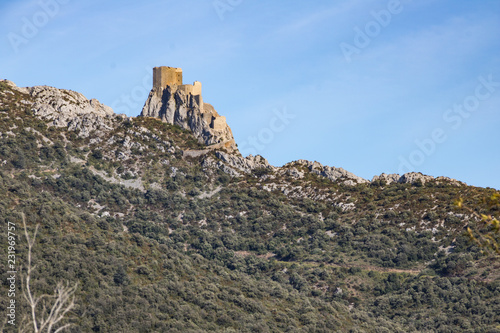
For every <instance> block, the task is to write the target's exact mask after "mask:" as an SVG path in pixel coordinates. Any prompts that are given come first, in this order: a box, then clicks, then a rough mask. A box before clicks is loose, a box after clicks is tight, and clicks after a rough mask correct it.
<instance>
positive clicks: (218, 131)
mask: <svg viewBox="0 0 500 333" xmlns="http://www.w3.org/2000/svg"><path fill="white" fill-rule="evenodd" d="M141 116H143V117H154V118H158V119H161V120H162V121H164V122H167V123H169V124H173V125H178V126H180V127H182V128H184V129H187V130H190V131H191V132H193V134H194V135H195V136H196V138H198V141H199V142H200V143H204V144H206V145H207V146H214V147H217V148H225V149H226V150H228V151H237V148H236V144H235V141H234V137H233V133H232V131H231V128H229V126H228V125H227V124H226V120H225V117H222V116H220V115H219V114H218V113H217V111H215V109H214V107H213V106H212V105H210V104H208V103H204V102H203V99H202V97H201V95H193V94H191V93H186V92H185V91H184V90H182V89H178V87H177V86H166V87H164V88H163V87H155V88H153V89H152V90H151V92H150V93H149V97H148V99H147V100H146V103H145V104H144V107H143V109H142V112H141Z"/></svg>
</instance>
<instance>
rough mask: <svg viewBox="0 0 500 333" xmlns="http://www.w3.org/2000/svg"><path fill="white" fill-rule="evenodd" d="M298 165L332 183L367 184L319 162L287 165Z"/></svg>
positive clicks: (354, 176) (339, 169)
mask: <svg viewBox="0 0 500 333" xmlns="http://www.w3.org/2000/svg"><path fill="white" fill-rule="evenodd" d="M293 164H299V165H302V166H305V167H306V168H308V169H309V170H310V171H311V172H312V173H314V174H317V175H319V176H323V177H325V178H328V179H330V180H331V181H333V182H337V181H341V182H343V183H344V184H346V185H351V186H352V185H356V184H362V183H367V182H368V180H366V179H364V178H361V177H358V176H356V175H355V174H353V173H351V172H349V171H346V170H344V169H342V168H336V167H330V166H327V165H322V164H321V163H319V162H311V161H307V160H298V161H295V162H291V163H288V164H287V166H288V165H293Z"/></svg>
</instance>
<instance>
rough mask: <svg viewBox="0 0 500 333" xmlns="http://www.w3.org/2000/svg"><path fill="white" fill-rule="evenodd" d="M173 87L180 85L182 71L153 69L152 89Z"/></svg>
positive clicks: (163, 67)
mask: <svg viewBox="0 0 500 333" xmlns="http://www.w3.org/2000/svg"><path fill="white" fill-rule="evenodd" d="M173 85H182V69H180V68H174V67H167V66H161V67H154V68H153V87H154V88H165V87H166V86H173Z"/></svg>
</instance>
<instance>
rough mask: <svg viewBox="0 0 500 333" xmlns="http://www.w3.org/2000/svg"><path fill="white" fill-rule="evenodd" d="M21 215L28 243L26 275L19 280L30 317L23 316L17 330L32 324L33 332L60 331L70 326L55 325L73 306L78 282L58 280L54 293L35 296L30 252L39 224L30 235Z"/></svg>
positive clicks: (51, 332) (56, 332)
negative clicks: (32, 285)
mask: <svg viewBox="0 0 500 333" xmlns="http://www.w3.org/2000/svg"><path fill="white" fill-rule="evenodd" d="M21 215H22V219H23V227H24V235H25V236H26V241H27V243H28V258H27V267H26V273H25V274H26V276H25V278H24V279H21V280H22V281H23V282H24V285H23V295H24V298H25V299H26V301H27V302H28V305H29V306H30V308H31V318H30V317H29V316H28V317H25V319H24V320H23V324H24V325H23V326H22V327H20V328H19V332H28V331H29V327H30V326H33V332H35V333H53V332H54V333H58V332H62V331H63V330H65V329H66V328H68V327H69V326H71V323H67V324H64V325H62V326H60V327H57V326H58V325H59V324H60V322H61V321H62V320H63V319H64V318H65V316H66V315H67V313H68V312H69V311H71V310H72V309H73V308H74V307H75V292H76V290H77V288H78V284H77V283H75V284H74V285H73V286H70V285H69V282H66V283H62V282H59V283H57V286H56V288H55V290H54V295H47V294H43V295H40V296H38V297H37V296H35V295H34V294H33V292H32V290H31V277H32V272H33V271H34V269H35V267H36V266H33V265H32V263H31V254H32V250H33V246H34V244H35V241H36V235H37V233H38V228H39V225H38V224H37V225H36V227H35V232H34V233H33V237H30V235H29V233H28V228H27V226H26V218H25V216H24V214H21ZM51 299H54V302H53V303H52V304H51V302H50V300H51ZM39 305H41V310H40V309H39V308H40V307H39ZM48 308H50V311H49V312H48V313H47V309H48Z"/></svg>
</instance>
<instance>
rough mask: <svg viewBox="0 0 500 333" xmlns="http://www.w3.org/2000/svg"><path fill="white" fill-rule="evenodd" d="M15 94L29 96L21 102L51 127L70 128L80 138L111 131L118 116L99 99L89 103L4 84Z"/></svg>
mask: <svg viewBox="0 0 500 333" xmlns="http://www.w3.org/2000/svg"><path fill="white" fill-rule="evenodd" d="M3 82H4V83H6V84H8V85H9V86H10V87H11V88H12V89H13V90H16V91H18V92H19V93H21V94H22V95H24V96H25V99H22V100H21V103H22V104H24V105H29V106H30V108H31V111H32V112H33V113H34V114H35V115H36V116H38V117H39V118H42V119H44V120H50V122H49V124H48V125H49V126H56V127H67V128H68V130H70V131H74V132H76V133H77V135H78V136H80V137H84V138H86V137H88V136H89V135H90V133H92V132H94V131H96V130H102V129H110V128H111V126H112V124H111V121H112V119H113V118H114V117H116V116H117V115H115V113H114V112H113V109H111V108H110V107H109V106H106V105H104V104H101V103H100V102H99V101H98V100H96V99H90V100H89V99H87V98H86V97H85V96H83V95H82V94H81V93H78V92H75V91H71V90H66V89H57V88H53V87H48V86H35V87H27V88H20V87H17V86H16V85H15V84H14V83H13V82H11V81H8V80H4V81H3Z"/></svg>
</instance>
